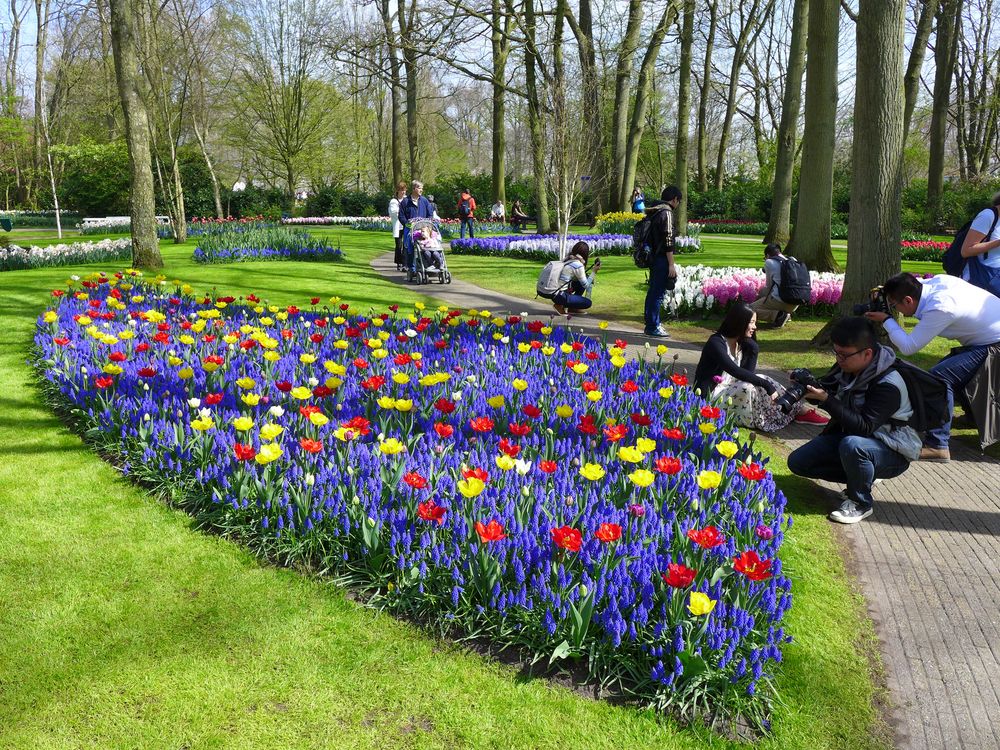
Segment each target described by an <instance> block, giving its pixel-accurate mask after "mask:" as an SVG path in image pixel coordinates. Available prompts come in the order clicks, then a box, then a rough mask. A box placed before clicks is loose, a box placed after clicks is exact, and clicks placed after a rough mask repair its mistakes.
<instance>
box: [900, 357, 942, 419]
mask: <svg viewBox="0 0 1000 750" xmlns="http://www.w3.org/2000/svg"><path fill="white" fill-rule="evenodd" d="M893 369H894V370H896V372H898V373H899V374H900V376H902V378H903V382H904V383H906V391H907V393H908V394H909V396H910V405H911V406H912V407H913V416H911V417H910V419H909V421H908V422H907V424H908V425H909V426H910V427H912V428H913V429H915V430H916V431H917V432H926V431H927V430H933V429H934V428H935V427H940V426H941V425H943V424H944V423H945V422H947V421H948V419H949V418H950V417H951V412H950V411H949V409H948V384H947V383H945V381H944V380H942V379H941V378H939V377H938V376H937V375H935V374H933V373H930V372H927V371H926V370H922V369H920V368H919V367H917V366H916V365H915V364H913V363H911V362H907V361H906V360H905V359H898V358H897V359H896V362H895V364H893Z"/></svg>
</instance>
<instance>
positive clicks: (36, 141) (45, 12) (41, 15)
mask: <svg viewBox="0 0 1000 750" xmlns="http://www.w3.org/2000/svg"><path fill="white" fill-rule="evenodd" d="M50 8H51V2H50V0H35V21H36V24H35V123H34V138H33V140H32V163H33V165H34V167H35V175H34V180H33V182H36V183H38V185H39V187H38V188H36V192H41V190H40V184H41V182H42V180H43V177H42V175H43V174H44V173H45V167H44V165H43V159H44V157H43V150H44V148H45V138H44V128H43V126H42V101H43V99H44V97H43V96H42V86H44V85H45V49H46V45H47V40H48V35H49V9H50Z"/></svg>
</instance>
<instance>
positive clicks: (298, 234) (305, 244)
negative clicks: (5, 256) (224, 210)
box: [193, 222, 344, 263]
mask: <svg viewBox="0 0 1000 750" xmlns="http://www.w3.org/2000/svg"><path fill="white" fill-rule="evenodd" d="M193 257H194V260H195V262H196V263H240V262H245V261H256V260H311V261H336V260H340V259H341V258H343V257H344V254H343V252H342V251H341V249H340V248H339V247H335V246H334V245H331V244H329V243H328V242H326V241H324V240H320V239H315V238H313V237H311V236H310V235H309V234H308V233H306V232H303V231H302V230H300V229H286V228H284V227H275V226H273V225H270V224H264V223H259V222H251V223H246V224H225V225H221V226H216V227H212V226H208V227H206V228H205V230H204V234H203V235H202V237H201V239H200V240H199V242H198V246H197V247H196V248H195V249H194V255H193Z"/></svg>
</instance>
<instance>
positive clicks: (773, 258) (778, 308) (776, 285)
mask: <svg viewBox="0 0 1000 750" xmlns="http://www.w3.org/2000/svg"><path fill="white" fill-rule="evenodd" d="M783 260H786V258H785V256H784V255H782V253H781V245H779V244H778V243H777V242H772V243H771V244H770V245H768V246H767V247H765V248H764V288H763V289H762V290H761V292H760V297H759V298H758V299H756V300H754V302H753V303H752V304H751V305H750V307H751V308H753V311H754V312H755V313H757V320H758V322H763V323H773V324H774V327H775V328H781V327H782V326H783V325H785V323H787V322H788V321H790V320H791V319H792V313H793V312H795V311H796V310H797V309H798V308H799V306H798V305H793V304H791V303H789V302H785V301H784V300H783V299H781V295H780V294H779V289H780V288H781V261H783Z"/></svg>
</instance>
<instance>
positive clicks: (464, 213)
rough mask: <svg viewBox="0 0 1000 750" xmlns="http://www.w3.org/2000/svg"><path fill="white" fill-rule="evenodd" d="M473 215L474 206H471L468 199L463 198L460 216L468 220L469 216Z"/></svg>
mask: <svg viewBox="0 0 1000 750" xmlns="http://www.w3.org/2000/svg"><path fill="white" fill-rule="evenodd" d="M471 213H472V206H471V205H470V204H469V199H468V198H463V199H462V202H461V203H459V204H458V215H459V216H461V217H462V218H463V219H468V218H469V214H471Z"/></svg>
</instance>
